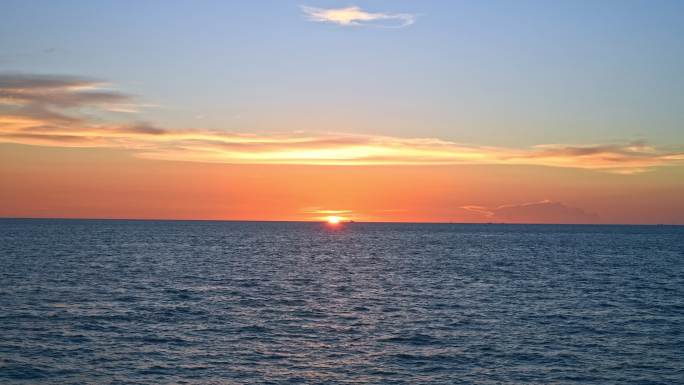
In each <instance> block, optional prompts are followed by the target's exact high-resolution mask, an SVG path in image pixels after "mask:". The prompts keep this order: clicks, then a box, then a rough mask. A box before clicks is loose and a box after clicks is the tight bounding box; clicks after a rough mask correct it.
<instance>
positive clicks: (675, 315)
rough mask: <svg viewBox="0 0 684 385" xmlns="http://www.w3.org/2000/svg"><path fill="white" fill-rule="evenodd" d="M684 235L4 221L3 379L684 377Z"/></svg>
mask: <svg viewBox="0 0 684 385" xmlns="http://www.w3.org/2000/svg"><path fill="white" fill-rule="evenodd" d="M683 333H684V227H638V226H524V225H519V226H518V225H434V224H432V225H418V224H360V223H356V224H351V225H347V226H345V227H344V228H340V229H338V230H331V229H330V228H327V227H326V226H324V225H321V224H314V223H245V222H161V221H59V220H0V383H31V384H33V383H150V384H151V383H197V384H212V383H215V384H246V383H259V384H261V383H263V384H267V383H271V384H283V383H294V384H300V383H306V384H343V383H350V384H352V383H353V384H365V383H369V384H459V383H464V384H466V383H478V384H497V383H521V384H523V383H524V384H531V383H539V384H541V383H564V384H565V383H568V384H570V383H581V384H618V383H620V384H637V383H638V384H668V383H670V384H671V383H683V382H684V334H683Z"/></svg>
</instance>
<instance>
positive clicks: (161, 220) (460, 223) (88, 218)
mask: <svg viewBox="0 0 684 385" xmlns="http://www.w3.org/2000/svg"><path fill="white" fill-rule="evenodd" d="M0 220H64V221H68V220H73V221H131V222H132V221H139V222H255V223H256V222H264V223H323V224H325V223H326V221H324V220H275V219H270V220H263V219H201V218H199V219H183V218H177V219H174V218H95V217H5V216H0ZM351 223H356V224H423V225H430V224H433V225H525V226H529V225H539V226H675V227H681V226H684V223H681V224H678V223H607V222H602V223H586V222H577V223H557V222H556V223H543V222H456V221H453V222H431V221H426V222H411V221H356V220H353V221H344V222H340V224H342V225H345V224H351Z"/></svg>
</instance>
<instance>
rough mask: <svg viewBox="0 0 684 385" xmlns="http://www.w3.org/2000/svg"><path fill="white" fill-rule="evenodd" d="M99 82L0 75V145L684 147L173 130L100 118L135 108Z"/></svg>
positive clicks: (406, 149) (264, 159) (638, 154)
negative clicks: (104, 113)
mask: <svg viewBox="0 0 684 385" xmlns="http://www.w3.org/2000/svg"><path fill="white" fill-rule="evenodd" d="M101 84H102V83H101V82H95V81H90V80H85V79H80V78H74V77H58V76H33V75H12V74H9V75H8V74H6V75H0V142H5V143H19V144H29V145H41V146H57V147H105V148H123V149H129V150H131V151H134V153H135V154H136V155H137V156H138V157H142V158H148V159H160V160H176V161H199V162H214V163H232V164H306V165H450V164H503V165H538V166H552V167H570V168H582V169H594V170H603V171H609V172H614V173H624V174H631V173H638V172H642V171H645V170H648V169H650V168H652V167H656V166H666V165H674V164H681V163H684V152H682V151H672V150H671V151H665V150H663V149H659V148H655V147H651V146H648V145H646V144H645V143H643V142H632V143H625V144H611V145H563V144H553V145H539V146H534V147H531V148H505V147H491V146H477V145H467V144H461V143H456V142H451V141H446V140H440V139H432V138H398V137H391V136H378V135H358V134H344V133H316V134H312V133H309V134H307V133H301V132H291V133H277V134H273V133H271V134H252V133H232V132H226V131H219V130H202V129H192V130H170V129H165V128H161V127H157V126H155V125H153V124H148V123H141V122H128V121H124V122H112V121H108V120H104V119H102V118H101V117H98V115H97V112H98V111H102V110H107V111H114V110H120V109H122V108H123V109H126V108H128V109H131V110H132V109H134V108H133V107H131V106H135V103H134V102H133V100H132V98H131V97H130V96H128V95H126V94H122V93H120V92H117V91H114V90H108V89H103V88H102V86H101ZM84 111H86V112H84ZM129 115H130V114H129Z"/></svg>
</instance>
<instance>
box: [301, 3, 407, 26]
mask: <svg viewBox="0 0 684 385" xmlns="http://www.w3.org/2000/svg"><path fill="white" fill-rule="evenodd" d="M302 11H304V14H305V15H306V17H307V19H308V20H311V21H316V22H322V23H333V24H338V25H343V26H374V27H385V28H402V27H407V26H409V25H411V24H413V23H415V21H416V15H414V14H410V13H382V12H368V11H364V10H363V9H361V8H360V7H357V6H355V5H353V6H349V7H346V8H315V7H309V6H302Z"/></svg>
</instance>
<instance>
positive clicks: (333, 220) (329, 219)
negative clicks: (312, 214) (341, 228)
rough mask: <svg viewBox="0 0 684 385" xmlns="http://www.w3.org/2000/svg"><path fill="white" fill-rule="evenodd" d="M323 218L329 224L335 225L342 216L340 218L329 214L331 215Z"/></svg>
mask: <svg viewBox="0 0 684 385" xmlns="http://www.w3.org/2000/svg"><path fill="white" fill-rule="evenodd" d="M325 220H326V221H327V222H328V224H329V225H337V224H339V223H340V221H341V220H342V218H340V217H338V216H336V215H331V216H329V217H327V218H325Z"/></svg>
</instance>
